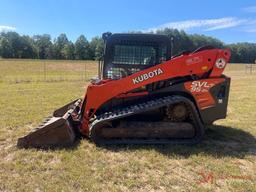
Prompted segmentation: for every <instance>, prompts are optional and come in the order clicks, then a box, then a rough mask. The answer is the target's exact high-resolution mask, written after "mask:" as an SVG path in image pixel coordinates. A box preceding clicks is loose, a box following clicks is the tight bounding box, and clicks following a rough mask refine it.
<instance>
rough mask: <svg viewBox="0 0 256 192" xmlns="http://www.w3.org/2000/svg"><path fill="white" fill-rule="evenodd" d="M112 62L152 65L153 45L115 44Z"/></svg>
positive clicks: (154, 56)
mask: <svg viewBox="0 0 256 192" xmlns="http://www.w3.org/2000/svg"><path fill="white" fill-rule="evenodd" d="M112 63H113V64H127V65H154V64H155V63H156V49H155V48H154V47H153V46H136V45H115V46H114V54H113V61H112Z"/></svg>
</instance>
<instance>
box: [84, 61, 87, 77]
mask: <svg viewBox="0 0 256 192" xmlns="http://www.w3.org/2000/svg"><path fill="white" fill-rule="evenodd" d="M84 78H85V81H86V78H87V75H86V62H85V63H84Z"/></svg>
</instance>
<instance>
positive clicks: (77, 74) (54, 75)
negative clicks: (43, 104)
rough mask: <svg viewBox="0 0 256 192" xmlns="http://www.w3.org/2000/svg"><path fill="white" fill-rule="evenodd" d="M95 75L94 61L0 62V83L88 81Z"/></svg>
mask: <svg viewBox="0 0 256 192" xmlns="http://www.w3.org/2000/svg"><path fill="white" fill-rule="evenodd" d="M96 75H97V62H95V61H50V60H47V61H44V60H0V82H8V83H22V82H58V81H67V82H68V81H88V80H90V79H91V78H92V77H95V76H96Z"/></svg>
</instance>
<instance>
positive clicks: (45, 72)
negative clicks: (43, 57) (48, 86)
mask: <svg viewBox="0 0 256 192" xmlns="http://www.w3.org/2000/svg"><path fill="white" fill-rule="evenodd" d="M43 63H44V81H46V62H45V61H44V62H43Z"/></svg>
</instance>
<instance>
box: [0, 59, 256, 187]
mask: <svg viewBox="0 0 256 192" xmlns="http://www.w3.org/2000/svg"><path fill="white" fill-rule="evenodd" d="M44 66H46V68H47V69H46V70H45V68H44ZM85 67H86V70H85ZM96 69H97V65H96V62H93V61H91V62H90V61H87V62H82V61H76V62H74V61H40V60H0V109H1V110H0V159H1V160H0V191H136V192H137V191H256V163H255V162H256V139H255V137H256V110H255V107H256V84H255V82H256V71H254V73H253V74H245V71H244V66H243V65H229V66H228V68H227V69H226V71H225V74H227V75H229V76H231V77H232V82H231V90H230V100H229V106H228V117H227V119H225V120H219V121H217V122H215V124H214V125H213V126H210V127H209V129H208V130H207V131H206V136H205V139H204V141H203V142H202V143H201V144H199V145H195V146H172V145H162V146H115V147H113V146H112V147H106V148H98V147H96V146H95V145H94V144H93V143H90V142H89V141H88V140H82V141H81V142H80V143H78V145H77V146H75V147H74V148H72V149H59V150H48V151H43V150H34V149H30V150H23V149H17V148H16V141H17V138H18V137H21V136H23V135H24V134H26V133H28V132H29V131H30V130H31V129H33V127H35V126H37V125H38V124H39V123H40V122H41V120H42V119H43V118H44V117H46V116H49V114H51V113H52V111H53V110H54V109H55V108H58V107H60V106H62V105H63V104H65V103H67V102H69V101H71V100H73V99H75V98H78V97H81V96H82V95H83V94H84V91H85V87H86V84H87V83H86V80H88V79H89V78H90V77H91V76H93V74H95V75H96V73H97V72H96ZM45 71H46V74H45V73H44V72H45ZM85 71H86V73H85Z"/></svg>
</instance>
